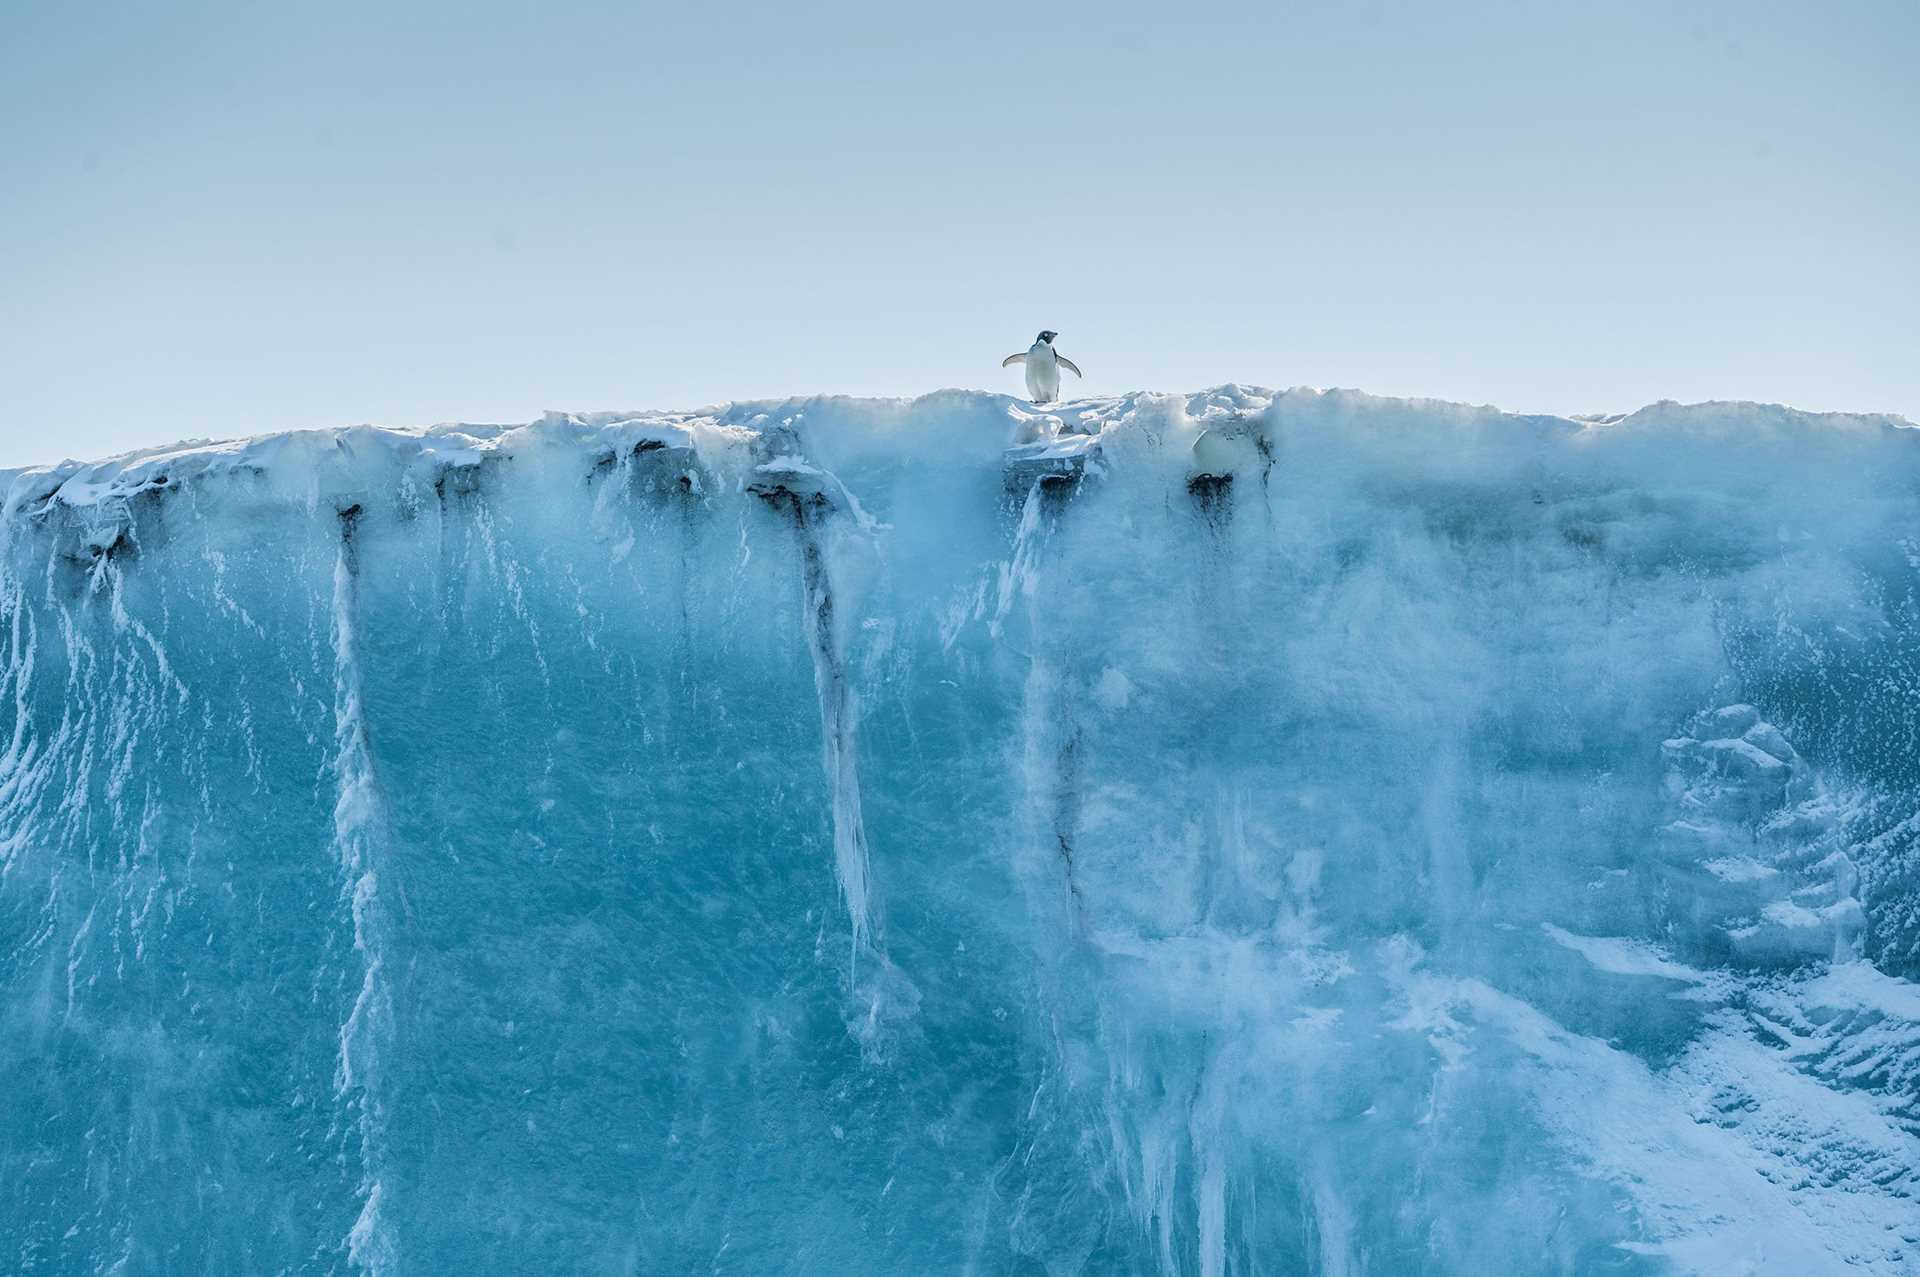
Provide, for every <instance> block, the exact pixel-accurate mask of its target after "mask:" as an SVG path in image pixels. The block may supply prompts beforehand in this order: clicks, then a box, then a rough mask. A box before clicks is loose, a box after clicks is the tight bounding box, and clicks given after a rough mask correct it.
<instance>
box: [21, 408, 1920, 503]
mask: <svg viewBox="0 0 1920 1277" xmlns="http://www.w3.org/2000/svg"><path fill="white" fill-rule="evenodd" d="M1141 417H1145V418H1148V419H1151V420H1153V421H1155V422H1158V423H1162V424H1165V425H1168V426H1172V427H1174V428H1176V429H1178V428H1180V427H1183V426H1184V427H1185V428H1186V429H1187V432H1188V433H1190V434H1192V435H1195V436H1197V435H1198V434H1199V433H1200V432H1201V431H1203V430H1205V429H1206V428H1207V427H1208V425H1209V424H1214V423H1217V422H1219V421H1220V420H1222V419H1223V418H1243V419H1246V420H1248V421H1249V422H1250V423H1251V424H1252V426H1253V428H1254V429H1256V430H1259V431H1263V432H1265V433H1267V434H1268V435H1270V436H1273V437H1275V438H1278V439H1282V440H1284V439H1285V437H1286V436H1287V434H1288V432H1289V431H1314V430H1337V431H1341V432H1343V433H1345V434H1346V435H1347V436H1348V442H1349V443H1350V444H1351V445H1352V446H1353V447H1354V448H1355V449H1356V450H1358V451H1362V452H1366V451H1373V450H1378V449H1382V448H1386V449H1392V450H1397V451H1400V452H1402V453H1403V456H1404V458H1405V459H1408V460H1413V459H1424V460H1426V461H1428V462H1432V463H1438V464H1439V465H1440V466H1441V468H1443V469H1449V470H1452V469H1457V468H1459V467H1460V465H1461V464H1462V462H1463V461H1471V462H1474V463H1478V464H1482V465H1484V464H1487V463H1489V462H1492V461H1494V460H1496V459H1497V457H1498V455H1499V453H1500V452H1502V451H1507V452H1508V453H1509V456H1510V458H1511V459H1514V460H1526V461H1533V462H1536V463H1537V462H1538V461H1539V460H1541V457H1540V456H1539V455H1538V454H1539V451H1540V450H1541V449H1548V450H1561V449H1565V448H1571V447H1581V446H1587V447H1591V446H1593V445H1595V444H1596V442H1600V441H1604V443H1605V444H1606V445H1608V446H1610V447H1612V448H1613V449H1615V450H1619V451H1625V450H1628V449H1631V448H1633V447H1635V446H1636V445H1642V446H1645V445H1649V444H1653V442H1654V441H1657V447H1658V448H1659V449H1660V450H1661V451H1663V452H1665V453H1668V454H1670V455H1672V456H1675V457H1677V456H1680V455H1689V454H1690V455H1692V456H1694V457H1695V458H1696V459H1703V460H1708V461H1713V460H1715V459H1716V458H1715V457H1714V456H1711V455H1710V456H1708V457H1706V458H1701V457H1700V453H1701V452H1703V451H1704V452H1706V453H1708V454H1718V457H1717V459H1718V460H1721V461H1726V462H1728V463H1730V464H1732V465H1733V466H1734V467H1735V468H1736V469H1737V468H1739V467H1741V466H1744V465H1746V464H1750V463H1751V461H1752V460H1753V458H1752V456H1751V455H1750V454H1752V453H1754V452H1755V451H1756V450H1757V451H1758V452H1760V453H1761V454H1763V455H1765V456H1778V455H1779V454H1780V453H1782V452H1783V451H1792V450H1794V449H1796V448H1797V447H1801V446H1805V447H1811V448H1826V449H1836V448H1837V449H1840V450H1842V451H1844V452H1846V453H1847V454H1849V455H1852V454H1854V453H1855V452H1857V450H1859V449H1861V448H1863V447H1865V448H1874V447H1877V446H1880V445H1882V444H1884V443H1885V442H1886V441H1887V439H1888V437H1889V436H1892V435H1894V434H1896V433H1904V432H1907V431H1911V430H1913V428H1914V426H1913V423H1912V422H1910V421H1908V420H1906V419H1905V418H1903V417H1898V416H1893V415H1887V414H1844V413H1814V412H1803V411H1800V410H1797V409H1792V408H1786V407H1783V406H1781V405H1777V404H1752V403H1737V402H1712V403H1700V404H1679V403H1674V402H1671V401H1662V402H1660V403H1656V404H1653V405H1650V406H1648V407H1645V408H1642V409H1640V410H1639V411H1637V412H1634V413H1631V414H1609V415H1605V416H1591V417H1555V416H1550V415H1537V414H1533V415H1529V414H1515V413H1506V412H1502V411H1500V410H1498V409H1495V408H1491V407H1484V406H1473V405H1467V404H1458V403H1449V402H1445V401H1441V400H1429V399H1396V398H1385V397H1378V396H1372V395H1366V394H1362V393H1360V392H1357V391H1350V390H1327V391H1321V390H1313V389H1308V388H1298V387H1297V388H1295V389H1292V390H1288V391H1284V392H1274V391H1271V390H1266V389H1262V388H1260V387H1252V386H1238V385H1226V386H1218V387H1214V388H1212V389H1209V390H1203V391H1199V392H1197V393H1194V394H1190V395H1162V394H1149V393H1144V392H1139V393H1134V394H1128V395H1119V396H1109V397H1096V398H1086V399H1076V400H1070V401H1066V402H1063V403H1059V404H1052V405H1047V406H1045V407H1035V406H1034V405H1031V404H1028V403H1026V402H1025V401H1024V400H1019V399H1015V398H1012V397H1010V396H1006V395H998V394H989V393H986V392H982V391H962V390H943V391H939V392H936V393H933V394H929V395H924V396H921V397H919V398H917V399H849V398H845V397H837V396H819V397H810V398H796V399H786V400H763V401H756V402H745V403H734V404H728V405H725V406H722V407H717V408H711V409H702V410H697V411H687V412H660V411H648V412H589V413H560V412H550V413H548V414H546V415H545V416H543V417H541V418H539V419H538V420H536V421H532V422H527V423H523V424H473V423H447V424H441V425H435V426H427V427H406V426H373V425H360V426H341V427H332V428H324V429H311V430H296V431H288V432H282V433H275V434H265V435H256V436H251V437H247V438H241V439H233V440H225V441H211V440H188V441H184V442H180V443H173V444H167V445H163V446H157V447H152V448H143V449H139V450H137V451H134V452H129V453H124V454H122V455H119V456H115V457H109V458H105V459H102V460H98V461H91V462H87V461H75V460H68V461H62V462H59V463H57V464H54V465H41V466H27V467H18V468H13V469H6V470H0V491H3V492H4V493H5V496H4V509H5V512H6V513H7V514H8V515H12V514H15V513H17V512H20V511H22V510H26V511H32V510H34V509H36V508H40V507H42V506H44V505H45V504H47V503H49V502H55V503H58V504H60V505H64V506H68V507H83V506H88V505H96V504H99V503H102V502H108V501H113V500H116V499H124V498H127V497H131V496H134V495H136V494H140V493H148V492H154V491H156V490H158V489H162V488H166V487H178V486H180V485H183V484H189V483H194V482H199V481H204V480H207V479H211V478H216V477H219V476H222V475H234V474H248V475H253V476H267V477H270V478H271V479H272V480H273V481H274V486H275V487H276V488H278V489H280V490H282V491H284V492H285V493H286V494H288V495H289V496H293V497H298V498H304V499H307V500H313V499H316V498H324V497H326V496H328V495H341V494H352V493H355V492H357V491H359V490H360V489H361V488H362V487H363V486H364V485H365V484H366V483H367V482H368V481H369V480H373V479H377V478H381V477H385V478H388V479H390V480H392V481H394V482H396V483H397V482H402V481H407V482H415V483H421V482H424V483H428V484H431V483H432V482H434V481H436V480H437V479H438V478H439V477H440V476H442V475H444V474H446V473H447V472H450V471H460V470H466V469H470V468H472V467H476V466H479V465H482V464H484V463H486V462H488V461H499V460H506V459H514V458H522V457H532V456H536V455H541V454H551V453H553V452H554V451H556V450H562V451H569V452H577V453H579V454H582V455H583V456H584V457H586V458H589V459H591V458H595V457H609V456H613V455H615V454H617V453H620V452H629V453H630V452H631V451H632V450H634V449H635V448H636V447H643V446H647V445H658V446H666V447H678V448H691V449H693V450H695V451H696V452H698V453H699V454H700V455H701V456H702V457H703V459H719V458H723V457H726V456H728V455H729V454H735V453H737V451H738V449H739V447H740V445H741V444H742V443H743V442H744V440H745V439H747V438H749V437H751V436H753V435H756V434H758V433H760V432H762V431H764V430H765V429H767V428H768V427H769V426H771V425H774V424H776V423H790V422H793V421H795V420H807V421H810V422H813V423H816V424H817V425H824V426H825V427H826V428H827V429H828V430H830V431H832V432H833V433H834V434H835V435H837V436H842V437H845V438H846V439H848V440H849V441H856V440H859V439H860V438H861V437H862V436H864V437H865V441H866V443H867V445H868V446H882V447H891V448H894V449H898V450H901V451H922V452H925V453H927V454H928V455H930V456H933V457H939V456H941V455H948V454H952V453H953V452H954V451H956V449H957V450H959V451H961V452H971V453H977V452H978V450H979V447H980V445H983V444H984V445H991V446H1009V447H1013V448H1016V449H1020V450H1021V453H1020V455H1022V456H1026V457H1040V456H1046V455H1051V454H1053V453H1056V452H1058V453H1060V454H1063V455H1072V454H1074V453H1077V452H1079V451H1083V450H1084V449H1085V448H1086V446H1087V443H1088V441H1089V438H1090V437H1091V436H1097V435H1098V434H1099V433H1100V432H1101V431H1102V429H1103V428H1104V427H1106V426H1108V425H1110V424H1113V423H1117V422H1122V421H1126V420H1129V419H1136V418H1141ZM1382 431H1385V432H1388V437H1386V438H1382V437H1381V435H1380V432H1382ZM1723 450H1724V451H1723Z"/></svg>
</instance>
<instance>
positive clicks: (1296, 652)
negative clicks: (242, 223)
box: [0, 386, 1920, 1277]
mask: <svg viewBox="0 0 1920 1277" xmlns="http://www.w3.org/2000/svg"><path fill="white" fill-rule="evenodd" d="M0 484H3V485H4V487H5V493H6V496H5V509H4V518H3V519H0V538H4V540H3V541H0V573H3V575H0V643H4V646H5V660H4V667H3V673H0V701H4V703H5V704H6V705H8V706H9V707H10V717H9V720H8V721H7V722H5V723H4V724H0V730H4V731H5V754H4V758H3V759H0V1096H4V1102H0V1186H4V1189H5V1191H4V1193H0V1266H4V1267H8V1268H11V1269H14V1270H18V1271H21V1272H26V1273H102V1274H104V1273H121V1274H146V1273H154V1274H161V1273H166V1274H171V1273H203V1272H204V1273H331V1272H339V1273H348V1272H369V1273H476V1272H485V1273H494V1272H498V1273H524V1272H569V1273H576V1272H577V1273H691V1272H701V1273H744V1274H759V1273H776V1272H807V1273H836V1274H840V1273H875V1274H880V1273H940V1272H948V1273H971V1274H1003V1273H1004V1274H1047V1275H1048V1277H1064V1275H1066V1274H1074V1273H1086V1274H1107V1273H1140V1274H1170V1275H1172V1274H1178V1275H1182V1277H1185V1275H1189V1274H1191V1275H1198V1277H1227V1275H1229V1274H1233V1275H1239V1274H1253V1273H1274V1274H1281V1273H1315V1274H1330V1275H1331V1274H1402V1273H1461V1274H1467V1273H1486V1272H1507V1273H1569V1274H1571V1273H1579V1274H1588V1273H1604V1272H1617V1273H1627V1274H1637V1273H1662V1272H1703V1273H1737V1272H1755V1273H1759V1272H1793V1273H1828V1272H1835V1273H1837V1272H1847V1273H1874V1274H1895V1273H1903V1272H1911V1271H1913V1269H1914V1267H1915V1266H1916V1265H1920V1200H1917V1199H1916V1194H1920V989H1917V988H1916V986H1915V985H1914V984H1913V983H1912V982H1911V981H1912V978H1913V977H1914V976H1915V974H1916V973H1920V595H1916V587H1917V586H1920V520H1917V519H1916V515H1920V433H1916V432H1915V430H1914V429H1913V428H1912V426H1911V425H1910V424H1909V423H1906V422H1904V421H1901V420H1899V419H1895V418H1882V417H1848V416H1834V415H1814V414H1807V413H1801V412H1796V411H1792V410H1789V409H1785V408H1780V407H1773V406H1763V405H1753V404H1706V405H1696V406H1685V407H1683V406H1680V405H1675V404H1659V405H1655V406H1653V407H1650V408H1647V409H1644V410H1642V411H1640V412H1638V413H1634V414H1632V415H1630V416H1625V417H1609V418H1592V419H1564V418H1554V417H1520V416H1512V415H1507V414H1502V413H1500V412H1497V411H1494V410H1492V409H1486V408H1471V407H1465V406H1461V405H1454V404H1446V403H1438V402H1430V401H1406V400H1391V399H1380V398H1373V397H1369V396H1366V395H1362V394H1358V393H1354V392H1347V391H1329V392H1318V391H1310V390H1293V391H1287V392H1285V393H1275V392H1272V391H1267V390H1260V389H1255V388H1248V387H1235V386H1227V387H1221V388H1218V389H1215V390H1211V391H1206V392H1203V393H1200V394H1196V395H1191V396H1162V395H1145V394H1142V395H1134V396H1128V397H1123V398H1115V399H1093V400H1078V401H1071V402H1068V403H1066V404H1062V405H1055V406H1052V407H1051V408H1049V409H1047V410H1041V411H1036V410H1033V409H1031V408H1030V407H1029V406H1027V405H1025V404H1024V403H1021V402H1019V401H1015V400H1010V399H1008V398H1006V397H1003V396H995V395H985V394H977V393H970V392H959V391H947V392H942V393H940V394H936V395H931V396H927V397H925V398H922V399H917V400H913V401H893V400H887V401H866V400H847V399H831V398H828V399H811V400H795V401H791V402H784V403H759V404H742V405H733V406H729V407H727V408H724V409H719V410H713V411H710V412H705V413H636V414H620V413H601V414H591V415H584V416H569V415H562V414H553V415H550V416H548V417H547V418H545V419H543V420H541V421H538V422H534V423H532V424H528V425H522V426H473V425H457V426H442V427H434V428H432V429H430V430H394V429H375V428H371V427H359V428H353V429H343V430H330V431H313V432H303V433H296V434H289V435H280V436H271V437H262V438H259V439H253V440H245V441H240V442H237V443H231V444H184V445H178V446H176V447H172V448H166V449H157V450H153V451H150V452H145V453H140V454H135V455H132V456H128V457H123V458H118V459H115V460H113V461H109V462H104V463H100V464H98V465H81V464H76V463H68V464H65V465H62V466H59V467H54V468H50V469H39V470H24V471H16V472H10V473H8V474H5V475H4V476H0Z"/></svg>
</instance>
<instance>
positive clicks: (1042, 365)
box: [1027, 341, 1060, 403]
mask: <svg viewBox="0 0 1920 1277" xmlns="http://www.w3.org/2000/svg"><path fill="white" fill-rule="evenodd" d="M1059 397H1060V361H1059V360H1057V359H1055V358H1054V357H1053V347H1052V346H1049V345H1047V343H1046V342H1044V341H1037V342H1035V343H1034V344H1033V348H1032V349H1031V350H1029V351H1027V398H1029V399H1031V400H1033V402H1035V403H1052V402H1053V401H1054V400H1056V399H1058V398H1059Z"/></svg>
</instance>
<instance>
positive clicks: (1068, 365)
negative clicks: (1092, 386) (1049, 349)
mask: <svg viewBox="0 0 1920 1277" xmlns="http://www.w3.org/2000/svg"><path fill="white" fill-rule="evenodd" d="M1053 357H1054V358H1055V359H1058V360H1059V361H1060V366H1061V367H1062V368H1065V369H1066V370H1067V371H1068V372H1070V373H1072V374H1073V375H1074V376H1076V377H1078V378H1080V380H1082V381H1085V380H1086V379H1087V378H1086V374H1085V373H1083V372H1081V371H1080V369H1079V368H1078V367H1077V366H1076V365H1075V364H1074V362H1073V360H1071V359H1068V358H1067V357H1066V356H1065V355H1063V354H1060V353H1059V352H1058V351H1056V352H1054V356H1053Z"/></svg>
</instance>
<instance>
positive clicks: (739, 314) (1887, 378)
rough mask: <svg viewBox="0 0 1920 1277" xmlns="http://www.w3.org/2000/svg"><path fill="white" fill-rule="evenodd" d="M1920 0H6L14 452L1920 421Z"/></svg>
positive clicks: (1, 128) (6, 440) (2, 425)
mask: <svg viewBox="0 0 1920 1277" xmlns="http://www.w3.org/2000/svg"><path fill="white" fill-rule="evenodd" d="M1916 85H1920V3H1915V2H1914V0H1897V2H1889V3H1836V4H1822V5H1814V4H1808V3H1798V4H1764V3H1748V4H1717V3H1715V4H1675V3H1671V2H1668V3H1628V4H1607V3H1593V4H1581V5H1572V4H1554V5H1539V4H1519V3H1459V4H1447V5H1431V6H1424V5H1423V6H1407V5H1395V4H1378V3H1373V4H1369V3H1364V2H1362V3H1341V4H1294V5H1269V4H1230V5H1210V4H1204V3H1192V4H1178V5H1175V4H1162V5H1155V6H1150V7H1136V6H1128V5H1123V4H1113V3H1106V4H1075V3H1044V4H1040V5H1037V6H1032V7H1028V6H1013V5H992V6H988V5H967V6H959V5H955V6H945V7H940V8H931V7H925V6H920V5H914V4H909V3H904V2H903V3H899V4H894V5H886V4H864V3H863V4H826V5H819V6H809V5H802V4H784V5H780V4H774V5H752V6H742V5H732V4H724V3H707V4H700V3H685V4H675V5H672V6H661V7H654V6H635V5H620V4H611V3H605V4H580V3H565V2H557V3H488V2H486V0H481V2H479V3H461V4H413V5H407V4H357V3H330V4H298V3H287V4H253V3H249V4H192V3H180V4H164V5H163V4H138V5H136V4H68V3H37V2H28V3H23V2H22V0H0V464H15V463H21V462H30V461H44V460H53V459H57V458H59V457H63V456H94V455H101V454H104V453H108V452H112V451H118V450H122V449H125V448H128V447H132V446H135V445H139V444H143V443H153V442H161V441H166V440H171V439H176V438H181V437H185V436H202V435H204V436H214V437H221V436H230V435H237V434H248V433H255V432H259V431H263V430H275V429H284V428H289V427H296V426H314V425H334V424H342V423H349V422H359V421H379V422H387V423H423V422H429V421H442V420H455V419H466V420H491V421H498V420H509V421H510V420H521V419H525V418H528V417H531V416H534V415H536V414H538V413H539V412H540V411H541V410H543V409H546V408H565V409H599V408H629V407H631V408H640V407H692V406H697V405H700V404H704V403H711V402H714V401H718V400H722V399H731V398H749V397H763V396H770V395H783V394H797V393H806V392H816V391H831V392H845V393H853V394H915V393H919V392H923V391H928V390H933V389H936V388H939V387H942V386H949V385H958V386H974V387H985V388H992V389H999V390H1005V391H1009V392H1014V393H1018V392H1019V388H1020V380H1019V376H1018V370H1017V369H1010V370H1006V371H1002V370H1001V369H999V368H998V367H997V365H998V362H999V359H1000V357H1001V356H1002V355H1005V354H1006V353H1008V352H1009V351H1012V350H1015V349H1019V348H1021V347H1024V346H1025V345H1026V343H1027V342H1028V341H1030V340H1031V339H1032V336H1033V333H1034V332H1035V330H1037V329H1039V328H1042V327H1049V328H1055V329H1058V330H1059V331H1060V334H1061V336H1060V347H1061V349H1063V350H1064V351H1066V352H1067V353H1068V354H1070V355H1071V356H1073V358H1074V359H1075V360H1076V361H1078V363H1079V364H1080V366H1081V367H1082V368H1084V369H1085V370H1086V373H1087V381H1086V382H1085V383H1084V388H1085V389H1088V390H1090V391H1095V392H1117V391H1124V390H1132V389H1139V388H1148V389H1166V390H1189V389H1197V388H1199V387H1201V386H1204V385H1210V384H1213V383H1216V382H1221V381H1229V380H1237V381H1247V382H1261V383H1266V384H1271V385H1293V384H1309V385H1344V386H1357V387H1360V388H1362V389H1367V390H1372V391H1377V392H1381V393H1391V394H1417V395H1432V396H1436V397H1442V398H1453V399H1466V400H1471V401H1475V402H1491V403H1497V404H1500V405H1502V406H1504V407H1509V408H1515V409H1524V410H1535V411H1558V412H1591V411H1612V410H1620V409H1626V408H1631V407H1635V406H1638V405H1640V404H1642V403H1645V402H1647V401H1650V400H1653V399H1659V398H1677V399H1703V398H1751V399H1767V400H1782V401H1785V402H1788V403H1793V404H1797V405H1800V406H1804V407H1813V408H1833V409H1850V410H1884V411H1895V412H1902V413H1905V414H1907V415H1908V416H1912V417H1916V418H1920V321H1917V320H1916V303H1917V302H1920V88H1917V87H1916Z"/></svg>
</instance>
